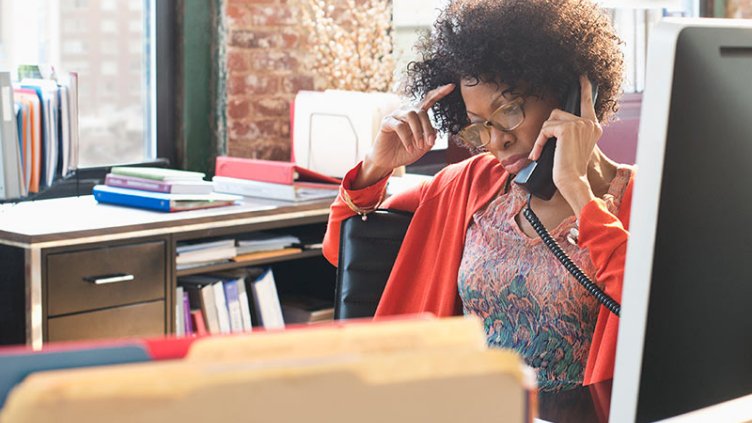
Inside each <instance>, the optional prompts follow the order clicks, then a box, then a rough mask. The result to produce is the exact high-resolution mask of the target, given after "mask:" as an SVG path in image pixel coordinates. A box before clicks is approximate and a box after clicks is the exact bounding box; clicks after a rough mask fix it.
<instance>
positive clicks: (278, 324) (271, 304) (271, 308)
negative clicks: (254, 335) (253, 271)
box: [252, 269, 285, 329]
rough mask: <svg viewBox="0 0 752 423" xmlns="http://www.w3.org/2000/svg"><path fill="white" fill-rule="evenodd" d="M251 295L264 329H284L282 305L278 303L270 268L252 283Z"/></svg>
mask: <svg viewBox="0 0 752 423" xmlns="http://www.w3.org/2000/svg"><path fill="white" fill-rule="evenodd" d="M252 288H253V297H254V302H255V304H256V309H257V310H258V311H259V315H260V316H261V324H262V325H263V326H264V328H266V329H284V327H285V322H284V318H283V316H282V307H281V306H280V304H279V296H278V295H277V287H276V284H275V283H274V275H273V274H272V270H271V269H268V270H267V271H266V272H265V273H264V274H263V275H262V276H261V277H259V279H257V280H256V281H255V282H254V283H253V285H252Z"/></svg>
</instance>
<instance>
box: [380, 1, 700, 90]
mask: <svg viewBox="0 0 752 423" xmlns="http://www.w3.org/2000/svg"><path fill="white" fill-rule="evenodd" d="M595 1H596V2H597V3H599V4H600V5H601V6H602V7H603V8H604V11H605V12H606V13H607V14H608V15H609V16H610V18H611V21H612V22H613V24H614V28H615V29H616V32H617V34H618V35H619V37H621V39H622V40H623V41H624V44H623V45H622V51H623V52H624V59H625V67H626V75H625V81H624V87H623V88H624V91H625V92H641V91H642V90H643V89H644V86H645V66H646V63H645V61H646V58H647V42H648V37H649V35H650V29H651V28H652V26H653V25H654V24H655V22H657V21H658V20H659V19H660V18H661V17H663V16H667V15H672V16H697V10H694V9H693V8H694V5H695V3H696V1H694V0H689V1H684V0H649V1H640V2H636V1H634V0H595ZM447 4H448V0H394V2H393V5H394V15H393V16H394V18H393V19H394V44H395V47H394V51H395V53H396V55H397V70H396V72H397V75H396V76H397V78H398V79H401V78H402V77H403V76H404V70H405V68H406V67H407V64H408V63H409V62H410V61H411V60H415V59H417V55H416V54H415V51H414V50H413V46H414V45H415V42H416V41H417V40H418V37H419V34H420V32H421V31H424V30H429V29H430V28H431V26H432V25H433V22H434V20H435V19H436V17H438V13H439V10H441V9H443V8H444V7H445V6H446V5H447Z"/></svg>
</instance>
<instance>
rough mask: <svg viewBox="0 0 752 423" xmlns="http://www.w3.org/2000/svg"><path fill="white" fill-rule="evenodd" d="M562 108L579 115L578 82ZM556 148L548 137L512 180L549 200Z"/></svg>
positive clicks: (570, 91)
mask: <svg viewBox="0 0 752 423" xmlns="http://www.w3.org/2000/svg"><path fill="white" fill-rule="evenodd" d="M592 94H593V104H595V100H596V98H597V97H598V87H597V86H596V85H593V93H592ZM563 110H564V111H565V112H569V113H571V114H573V115H577V116H580V84H579V83H574V84H572V86H571V88H570V89H569V91H568V93H567V98H566V99H564V103H563ZM555 149H556V138H549V139H548V142H546V145H545V146H543V150H542V151H541V154H540V157H538V160H536V161H534V162H532V163H530V164H528V165H527V166H525V167H524V168H523V169H522V170H520V172H519V173H518V174H517V176H516V177H515V178H514V182H515V183H516V184H518V185H520V186H521V187H522V188H524V189H525V190H526V191H527V192H529V193H531V194H533V195H534V196H536V197H538V198H541V199H543V200H546V201H548V200H550V199H551V198H552V197H553V196H554V193H556V185H554V178H553V170H554V153H555Z"/></svg>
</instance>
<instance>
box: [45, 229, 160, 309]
mask: <svg viewBox="0 0 752 423" xmlns="http://www.w3.org/2000/svg"><path fill="white" fill-rule="evenodd" d="M166 249H167V246H166V243H165V242H164V241H155V242H145V243H141V244H132V245H121V246H114V247H102V248H97V249H91V250H84V251H76V252H65V253H58V254H50V255H48V256H47V315H48V316H50V317H52V316H59V315H61V314H68V313H76V312H80V311H88V310H97V309H102V308H107V307H114V306H119V305H125V304H135V303H139V302H144V301H149V300H157V299H164V298H165V286H166V285H165V284H166V269H165V266H166V261H167V260H166ZM108 275H109V276H111V277H110V278H107V276H108ZM113 275H115V277H112V276H113Z"/></svg>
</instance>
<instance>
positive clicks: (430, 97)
mask: <svg viewBox="0 0 752 423" xmlns="http://www.w3.org/2000/svg"><path fill="white" fill-rule="evenodd" d="M454 87H455V85H454V84H446V85H442V86H440V87H438V88H434V89H433V90H431V91H429V92H428V94H426V97H425V98H424V99H423V101H422V102H421V103H420V110H422V111H424V112H427V111H428V110H429V109H430V108H431V107H433V105H434V104H436V102H438V101H439V100H441V99H442V98H444V97H446V96H448V95H449V93H451V92H452V91H454Z"/></svg>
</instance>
